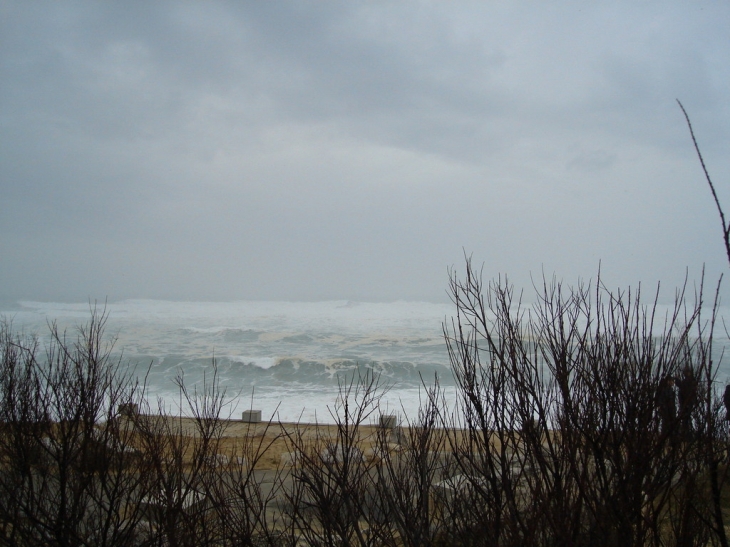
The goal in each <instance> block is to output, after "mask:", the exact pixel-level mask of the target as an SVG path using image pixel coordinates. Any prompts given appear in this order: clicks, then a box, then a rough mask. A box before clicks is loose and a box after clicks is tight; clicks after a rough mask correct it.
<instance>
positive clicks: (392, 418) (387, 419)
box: [380, 414, 398, 429]
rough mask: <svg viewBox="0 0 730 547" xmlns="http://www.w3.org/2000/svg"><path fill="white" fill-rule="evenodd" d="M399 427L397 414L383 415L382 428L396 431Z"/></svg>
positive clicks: (381, 419)
mask: <svg viewBox="0 0 730 547" xmlns="http://www.w3.org/2000/svg"><path fill="white" fill-rule="evenodd" d="M397 425H398V417H397V416H396V415H395V414H381V415H380V427H382V428H384V429H395V427H396V426H397Z"/></svg>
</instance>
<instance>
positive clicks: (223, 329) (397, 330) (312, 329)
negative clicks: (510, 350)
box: [0, 300, 730, 422]
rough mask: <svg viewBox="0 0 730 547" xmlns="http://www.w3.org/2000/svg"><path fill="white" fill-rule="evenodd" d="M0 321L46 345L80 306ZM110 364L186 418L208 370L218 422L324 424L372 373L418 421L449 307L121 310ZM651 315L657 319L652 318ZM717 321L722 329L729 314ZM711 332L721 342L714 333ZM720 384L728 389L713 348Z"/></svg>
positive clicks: (113, 307) (446, 382) (260, 305)
mask: <svg viewBox="0 0 730 547" xmlns="http://www.w3.org/2000/svg"><path fill="white" fill-rule="evenodd" d="M5 308H6V309H4V310H3V309H0V316H2V317H4V318H5V319H6V320H10V321H12V324H13V329H14V330H15V331H16V332H24V333H27V334H31V333H32V334H36V335H38V337H39V339H40V342H41V344H43V343H44V342H45V341H47V339H48V326H47V324H48V322H50V321H55V322H56V323H57V325H58V326H59V327H60V328H61V329H62V330H63V329H65V330H67V331H68V332H69V333H70V334H73V331H74V329H75V328H76V327H77V326H78V325H82V324H84V323H85V322H87V321H88V319H89V317H90V305H89V303H55V302H30V301H23V302H18V303H17V304H15V305H12V306H5ZM98 308H99V309H102V308H105V313H106V314H107V315H108V319H107V323H106V330H105V332H106V335H107V338H108V339H109V340H110V341H111V340H113V341H114V352H115V355H117V356H120V357H121V358H122V360H123V361H124V362H127V363H129V364H130V365H131V366H133V367H135V373H136V374H137V375H138V376H140V378H144V377H146V389H147V399H148V401H149V402H150V405H151V407H152V408H153V409H157V407H158V401H160V402H161V403H162V404H163V405H164V407H165V408H166V409H167V410H168V411H171V412H183V413H186V412H187V410H186V408H185V406H184V405H183V406H182V407H181V406H180V397H179V391H178V388H177V386H176V385H175V383H174V379H175V377H176V376H178V375H179V374H181V373H182V374H183V377H184V380H185V382H186V384H187V385H188V386H191V387H194V386H200V385H201V384H202V380H203V378H204V376H205V377H206V378H207V379H210V378H212V375H213V372H214V369H215V370H216V371H217V377H218V380H219V382H220V386H221V387H222V388H223V389H224V390H225V396H226V400H227V401H228V404H227V406H226V408H225V411H224V413H225V414H226V415H228V414H230V415H231V416H232V417H240V413H241V411H243V410H246V409H249V408H253V409H256V410H261V411H262V416H263V418H264V419H265V420H268V419H274V420H281V421H285V422H290V421H303V422H314V421H318V422H332V421H333V419H332V414H331V413H332V412H334V409H335V406H336V405H337V403H338V395H339V393H340V387H341V384H342V383H343V382H344V383H347V382H348V381H349V380H350V379H351V378H352V377H353V375H354V374H355V375H356V374H357V373H358V372H359V373H361V374H364V373H365V372H366V371H373V372H375V373H376V374H377V375H378V377H379V382H380V384H381V385H382V388H381V389H380V390H379V393H380V395H381V399H380V408H381V411H382V412H385V413H390V414H397V415H400V416H401V417H406V418H408V419H415V418H416V417H417V415H418V409H419V407H420V404H421V401H422V400H424V397H425V389H424V384H425V385H427V386H430V385H432V384H433V382H434V379H435V378H436V377H438V379H439V382H440V385H441V386H442V387H443V389H444V395H445V398H446V401H447V403H453V402H454V400H455V397H456V392H455V385H454V380H453V377H452V373H451V369H450V366H449V359H448V354H447V350H446V344H445V342H444V337H443V326H442V325H443V324H444V322H447V323H450V321H451V318H452V317H453V316H454V315H455V311H456V310H455V307H454V306H453V305H452V304H438V303H427V302H392V303H366V302H347V301H326V302H251V301H245V302H171V301H160V300H124V301H119V302H111V303H107V304H106V305H105V306H104V305H103V304H102V305H99V306H98ZM660 311H663V310H662V309H660ZM720 315H721V316H726V317H728V318H730V308H722V309H721V313H720ZM717 330H718V331H719V330H721V328H720V329H717ZM718 340H719V343H718V344H716V346H715V355H714V357H715V360H716V361H717V362H719V363H720V366H719V374H718V382H721V383H723V382H725V381H726V380H727V379H728V378H729V377H730V374H729V373H730V368H729V367H728V366H727V359H726V358H724V356H723V349H724V348H726V347H728V344H727V338H726V337H724V333H723V336H722V337H721V338H718Z"/></svg>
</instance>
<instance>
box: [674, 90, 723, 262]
mask: <svg viewBox="0 0 730 547" xmlns="http://www.w3.org/2000/svg"><path fill="white" fill-rule="evenodd" d="M677 104H678V105H679V108H681V109H682V113H683V114H684V119H685V120H687V127H689V134H690V135H691V136H692V143H693V144H694V147H695V151H696V152H697V157H698V158H699V159H700V163H701V164H702V171H704V173H705V178H706V179H707V184H709V185H710V191H711V192H712V197H713V199H714V200H715V205H716V206H717V212H718V213H719V214H720V222H721V223H722V239H723V241H724V242H725V252H726V253H727V260H728V263H730V224H728V223H727V221H726V220H725V213H724V211H723V210H722V205H720V199H719V198H718V197H717V192H716V191H715V185H714V184H712V179H711V178H710V173H708V171H707V166H706V165H705V160H704V158H703V157H702V152H700V147H699V145H698V144H697V139H696V138H695V132H694V131H693V130H692V122H690V120H689V115H688V114H687V111H686V110H685V109H684V106H683V105H682V103H681V102H680V100H679V99H677Z"/></svg>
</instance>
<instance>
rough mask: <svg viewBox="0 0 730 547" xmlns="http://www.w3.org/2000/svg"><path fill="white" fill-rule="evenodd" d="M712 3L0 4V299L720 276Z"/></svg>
mask: <svg viewBox="0 0 730 547" xmlns="http://www.w3.org/2000/svg"><path fill="white" fill-rule="evenodd" d="M728 29H730V4H729V3H728V2H720V1H712V2H710V1H707V2H702V1H699V2H667V1H662V2H637V1H630V2H601V3H597V2H586V1H583V2H504V3H497V2H397V3H396V2H375V1H374V2H283V1H277V2H263V1H252V2H162V1H155V2H116V3H114V2H103V3H102V2H46V3H43V2H7V1H4V0H0V192H1V198H0V211H2V212H1V213H0V297H2V298H5V299H16V298H22V299H35V300H86V299H89V298H91V299H104V298H109V299H110V300H112V301H114V300H119V299H125V298H163V299H176V300H208V299H211V300H229V299H275V300H322V299H351V300H373V301H390V300H398V299H403V300H428V301H438V300H442V299H444V298H445V295H446V289H447V285H448V274H447V269H448V268H449V267H450V266H454V267H455V268H456V270H457V271H462V272H463V258H464V252H466V253H468V254H472V255H473V257H474V261H475V262H476V263H477V264H482V263H483V264H484V275H485V277H488V278H491V277H495V276H497V275H499V274H506V275H507V276H508V277H510V278H511V279H512V280H513V281H514V283H515V284H516V285H517V286H519V287H522V286H528V287H529V286H530V283H531V281H530V276H531V275H532V276H533V277H536V276H537V277H540V276H541V275H542V272H543V271H544V272H546V273H547V274H548V275H553V274H555V275H556V276H557V277H558V278H560V279H563V280H565V281H566V282H568V283H574V282H575V281H576V280H577V279H579V278H583V279H592V278H593V279H594V278H595V276H596V273H597V270H598V266H599V262H600V264H601V270H602V274H603V276H604V279H605V280H606V282H607V284H608V285H610V286H612V287H619V286H626V285H629V284H631V285H635V284H637V283H638V282H642V284H643V285H644V286H646V285H649V286H651V287H654V286H655V285H656V283H657V281H659V280H661V281H662V285H663V286H665V287H668V288H671V290H669V294H670V295H671V294H673V287H674V286H676V285H677V284H678V283H680V282H681V281H682V279H683V278H684V276H685V273H686V272H689V278H690V282H691V283H694V282H695V281H697V280H699V278H700V273H701V270H702V265H703V264H705V265H706V267H707V271H708V275H709V276H710V277H711V279H712V281H713V283H714V281H715V280H716V279H717V276H718V275H719V273H721V272H727V271H728V266H727V262H726V258H725V256H724V250H723V246H722V241H721V231H720V224H719V220H718V219H717V216H716V213H715V210H714V204H713V202H712V198H711V196H710V194H709V191H708V189H707V187H706V183H705V182H704V178H703V175H702V171H701V168H700V165H699V163H698V161H697V158H696V156H695V154H694V150H693V148H692V144H691V141H690V138H689V134H688V131H687V127H686V125H685V122H684V119H683V117H682V114H681V111H680V110H679V108H678V107H677V105H676V102H675V99H676V98H679V99H680V100H682V101H683V103H684V105H685V107H686V108H687V110H688V112H689V114H690V116H691V117H692V121H693V125H694V128H695V131H696V134H697V136H698V139H699V141H700V145H701V147H702V151H703V153H704V155H705V160H706V162H707V165H708V167H709V169H710V172H711V174H712V175H713V176H714V179H715V182H716V184H717V186H718V188H719V190H720V194H721V197H723V198H724V199H725V202H726V204H727V207H728V209H730V154H729V153H728V152H729V151H730V31H728Z"/></svg>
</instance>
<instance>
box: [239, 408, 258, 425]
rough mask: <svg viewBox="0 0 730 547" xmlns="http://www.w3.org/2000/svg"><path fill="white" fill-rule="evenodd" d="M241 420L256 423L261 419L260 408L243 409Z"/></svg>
mask: <svg viewBox="0 0 730 547" xmlns="http://www.w3.org/2000/svg"><path fill="white" fill-rule="evenodd" d="M241 420H242V421H244V422H247V423H249V424H257V423H259V422H260V421H261V411H260V410H244V411H243V416H242V417H241Z"/></svg>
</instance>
